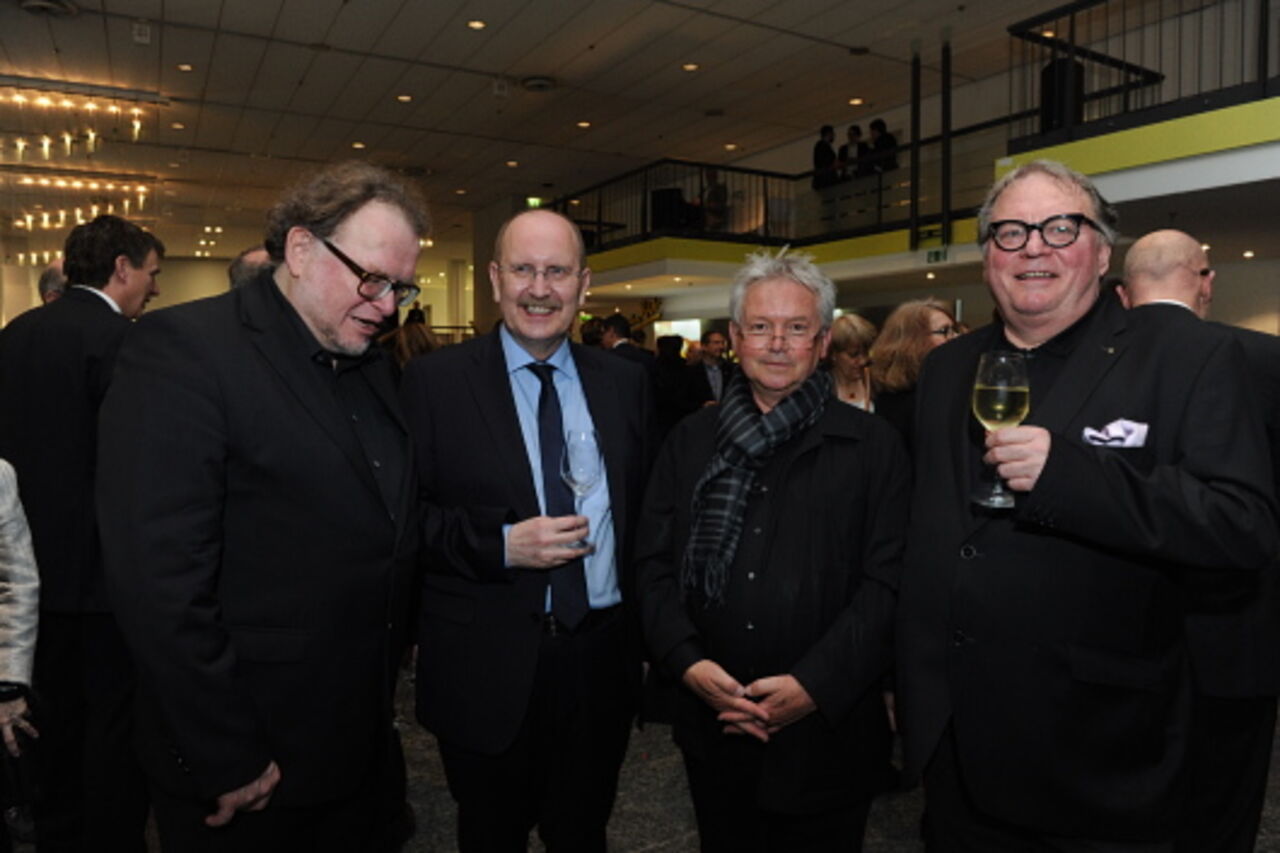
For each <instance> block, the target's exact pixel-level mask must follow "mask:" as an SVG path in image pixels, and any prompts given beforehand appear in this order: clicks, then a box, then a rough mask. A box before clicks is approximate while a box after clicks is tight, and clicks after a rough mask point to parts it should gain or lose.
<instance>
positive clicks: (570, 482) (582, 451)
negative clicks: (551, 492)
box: [560, 430, 604, 548]
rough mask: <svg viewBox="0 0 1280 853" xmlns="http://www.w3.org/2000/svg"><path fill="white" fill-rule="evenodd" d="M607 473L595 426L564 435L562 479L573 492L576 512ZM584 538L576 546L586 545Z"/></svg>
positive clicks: (574, 545)
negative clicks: (592, 428) (591, 428)
mask: <svg viewBox="0 0 1280 853" xmlns="http://www.w3.org/2000/svg"><path fill="white" fill-rule="evenodd" d="M603 477H604V458H603V457H602V456H601V455H600V442H599V440H598V438H597V437H596V432H595V430H569V431H568V432H566V433H565V436H564V451H563V453H562V454H561V456H560V479H562V480H564V482H565V485H567V486H568V487H569V489H570V490H571V491H572V492H573V509H574V512H576V513H577V514H579V515H581V514H582V501H583V499H584V498H586V496H587V495H589V494H591V492H592V490H593V489H595V487H596V485H597V484H599V482H600V480H601V478H603ZM587 545H588V542H587V541H586V540H585V539H582V540H580V541H578V542H574V543H573V545H572V547H574V548H586V547H587Z"/></svg>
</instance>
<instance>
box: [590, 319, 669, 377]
mask: <svg viewBox="0 0 1280 853" xmlns="http://www.w3.org/2000/svg"><path fill="white" fill-rule="evenodd" d="M603 323H604V337H602V338H601V339H600V346H602V347H603V348H605V349H606V350H608V351H609V352H611V353H613V354H614V355H616V356H621V357H622V358H625V359H626V360H627V361H634V362H635V363H636V364H638V365H640V366H641V367H643V368H644V370H645V373H646V374H648V376H649V379H650V381H652V380H653V379H654V373H655V372H656V371H657V365H656V361H657V357H656V356H655V355H654V354H653V353H651V352H649V351H648V350H647V349H645V348H644V347H642V346H638V345H637V344H636V343H635V342H634V341H632V340H631V321H629V320H628V319H627V318H626V317H624V316H622V315H621V314H610V315H609V316H608V317H605V318H604V321H603Z"/></svg>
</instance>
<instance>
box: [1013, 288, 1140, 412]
mask: <svg viewBox="0 0 1280 853" xmlns="http://www.w3.org/2000/svg"><path fill="white" fill-rule="evenodd" d="M1102 298H1103V299H1106V300H1107V302H1106V304H1104V305H1102V306H1101V307H1100V310H1099V312H1098V316H1096V317H1094V318H1093V320H1092V322H1090V324H1089V327H1088V328H1087V329H1085V330H1084V335H1083V337H1082V339H1081V341H1080V343H1079V345H1078V346H1077V347H1076V348H1075V351H1074V352H1072V353H1071V355H1070V357H1069V358H1068V359H1067V363H1066V364H1064V365H1063V366H1062V372H1061V373H1060V374H1059V376H1058V379H1057V381H1056V382H1054V384H1053V390H1052V391H1051V392H1050V393H1049V394H1048V395H1047V396H1046V397H1045V398H1044V400H1043V401H1042V402H1040V403H1037V402H1036V401H1035V399H1032V401H1031V417H1029V418H1028V419H1027V423H1028V424H1034V425H1036V426H1042V427H1044V428H1045V429H1047V430H1049V431H1050V432H1056V433H1059V434H1065V433H1066V431H1067V429H1068V427H1069V426H1070V424H1071V422H1072V420H1073V419H1074V418H1075V416H1076V414H1077V413H1078V412H1079V411H1080V409H1081V408H1083V406H1084V404H1085V402H1086V401H1088V399H1089V396H1090V395H1091V394H1092V393H1093V390H1094V389H1095V388H1097V387H1098V384H1099V383H1100V382H1101V381H1102V379H1103V377H1105V376H1106V375H1107V373H1108V372H1109V371H1110V370H1111V368H1113V367H1115V365H1116V363H1117V362H1119V361H1120V358H1121V357H1122V356H1123V354H1124V350H1125V347H1126V342H1125V341H1124V331H1125V329H1126V317H1125V312H1124V309H1123V308H1122V307H1120V305H1118V304H1116V303H1115V302H1114V301H1112V300H1111V299H1110V298H1108V297H1105V296H1104V297H1102ZM1034 393H1035V391H1034V389H1033V390H1032V394H1034Z"/></svg>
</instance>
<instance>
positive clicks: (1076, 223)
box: [987, 213, 1102, 252]
mask: <svg viewBox="0 0 1280 853" xmlns="http://www.w3.org/2000/svg"><path fill="white" fill-rule="evenodd" d="M1084 225H1088V226H1089V227H1090V228H1092V229H1093V230H1094V231H1097V232H1099V233H1101V232H1102V229H1101V228H1099V227H1098V223H1096V222H1094V221H1093V220H1092V219H1090V218H1089V217H1087V216H1085V215H1084V214H1083V213H1059V214H1057V215H1055V216H1050V217H1049V218H1048V219H1045V220H1043V221H1041V222H1023V221H1022V220H1021V219H1000V220H997V221H995V222H992V223H991V224H990V225H988V226H987V238H988V239H990V240H991V242H993V243H995V244H996V248H997V249H1000V250H1002V251H1005V252H1016V251H1018V250H1019V249H1021V248H1022V247H1023V246H1025V245H1027V241H1028V240H1030V239H1031V232H1032V231H1039V232H1040V239H1041V240H1043V241H1044V244H1045V245H1046V246H1048V247H1049V248H1051V249H1065V248H1066V247H1067V246H1070V245H1071V244H1072V243H1074V242H1075V241H1076V240H1078V239H1079V238H1080V228H1081V226H1084Z"/></svg>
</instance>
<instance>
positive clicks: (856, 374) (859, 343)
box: [827, 314, 876, 412]
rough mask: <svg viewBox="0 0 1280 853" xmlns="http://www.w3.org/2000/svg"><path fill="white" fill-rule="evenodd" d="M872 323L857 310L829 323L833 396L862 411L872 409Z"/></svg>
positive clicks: (873, 336)
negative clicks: (833, 382) (858, 313)
mask: <svg viewBox="0 0 1280 853" xmlns="http://www.w3.org/2000/svg"><path fill="white" fill-rule="evenodd" d="M875 339H876V327H875V324H874V323H872V322H871V321H870V320H868V319H866V318H865V317H860V316H858V315H857V314H844V315H842V316H840V317H837V318H836V321H835V322H834V323H832V324H831V345H830V347H829V349H828V350H827V354H828V357H829V358H830V360H831V377H832V378H833V379H835V392H836V398H837V399H839V400H840V401H841V402H842V403H848V404H849V405H851V406H857V407H858V408H859V409H862V410H863V411H864V412H873V411H875V404H874V402H873V395H872V393H871V370H870V368H871V355H870V353H871V344H872V343H873V342H874V341H875Z"/></svg>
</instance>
